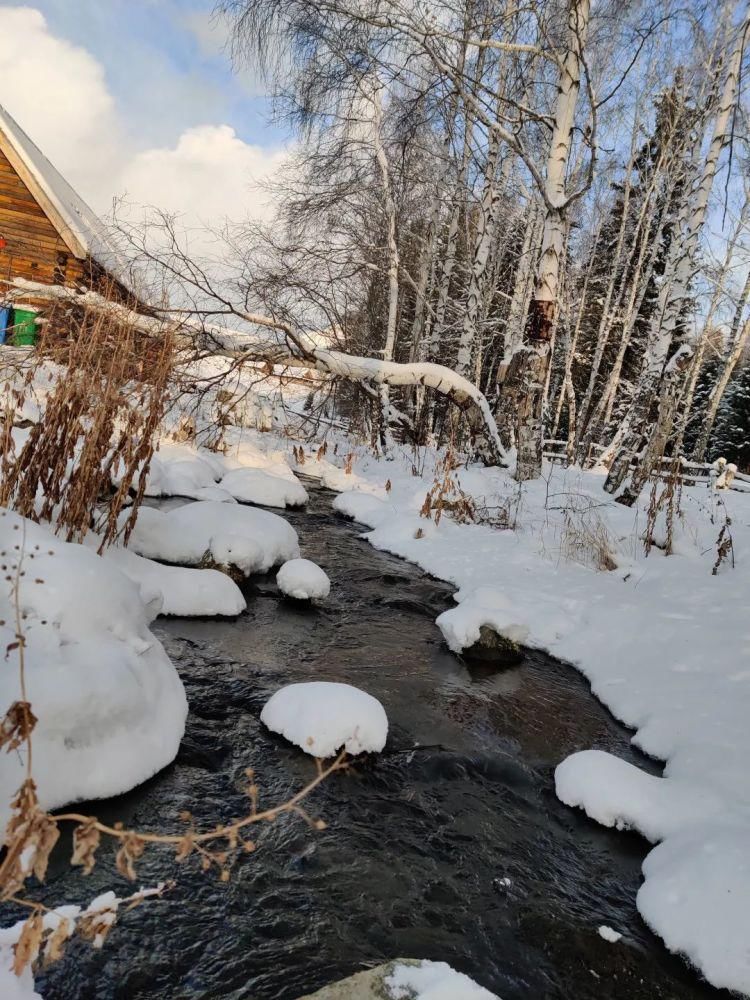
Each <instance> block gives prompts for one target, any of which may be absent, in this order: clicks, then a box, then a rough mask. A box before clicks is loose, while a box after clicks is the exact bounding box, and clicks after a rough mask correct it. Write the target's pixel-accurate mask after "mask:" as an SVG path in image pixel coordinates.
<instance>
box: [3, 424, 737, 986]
mask: <svg viewBox="0 0 750 1000" xmlns="http://www.w3.org/2000/svg"><path fill="white" fill-rule="evenodd" d="M19 433H22V432H19ZM297 443H298V442H295V441H292V440H290V439H289V438H286V437H284V436H283V435H281V434H279V433H276V432H270V433H260V432H258V431H255V430H248V429H241V428H238V427H229V428H227V429H226V433H225V450H224V451H223V452H222V453H217V452H209V451H206V450H205V449H202V448H200V447H197V446H196V445H195V444H185V443H181V444H176V443H174V441H172V440H170V439H169V437H168V436H165V440H164V441H163V442H162V444H161V447H160V449H159V451H158V453H157V455H156V457H155V460H154V462H153V464H152V468H151V471H150V474H149V478H148V483H147V488H146V493H147V495H149V496H154V497H168V496H180V497H187V498H190V499H192V500H193V501H194V502H193V503H190V504H188V505H185V506H181V507H179V508H178V509H175V510H166V511H165V510H155V509H153V508H150V507H145V506H144V507H143V508H142V509H141V513H140V516H139V521H138V524H137V527H136V530H135V532H134V533H133V536H132V538H131V540H130V544H129V547H128V549H127V550H125V549H122V548H113V549H110V550H109V551H108V552H106V553H105V555H104V557H99V556H97V555H96V552H95V549H96V538H92V539H90V540H89V541H88V542H87V544H86V545H83V546H80V545H73V544H66V543H64V542H61V541H60V540H59V539H58V538H56V537H55V536H54V535H53V534H52V533H51V532H50V531H49V530H48V529H47V528H45V527H41V526H38V525H35V524H33V523H32V522H29V521H25V522H24V521H23V520H22V519H20V518H18V517H17V516H16V515H14V514H12V513H10V512H2V516H0V549H2V555H3V557H4V558H5V559H6V560H7V562H6V565H9V568H8V569H7V571H6V575H5V579H4V582H3V583H2V585H1V586H0V603H1V604H2V608H0V611H2V614H1V615H0V619H1V620H2V623H3V624H2V626H0V627H2V630H3V635H4V637H5V641H6V646H7V645H9V644H12V640H13V638H14V636H15V632H16V614H17V613H20V614H21V616H22V628H23V632H24V634H25V636H26V648H25V669H24V673H25V682H26V686H27V691H28V694H29V700H30V701H31V702H32V705H33V709H34V712H35V714H36V715H37V716H38V718H39V722H38V725H37V728H36V730H35V732H34V738H33V747H34V776H35V778H36V780H37V784H38V789H39V796H40V800H41V802H42V805H43V806H45V807H46V808H55V807H57V806H60V805H63V804H65V803H68V802H72V801H76V800H80V799H86V798H92V797H105V796H111V795H115V794H118V793H120V792H123V791H125V790H127V789H129V788H132V787H133V786H134V785H136V784H138V783H140V782H142V781H144V780H146V779H147V778H148V777H149V776H150V775H152V774H154V773H155V772H156V771H157V770H159V769H160V768H162V767H163V766H165V765H166V764H167V763H168V762H169V761H170V760H171V759H172V758H173V757H174V755H175V753H176V751H177V747H178V745H179V742H180V738H181V736H182V731H183V727H184V720H185V713H186V702H185V696H184V691H183V689H182V684H181V682H180V680H179V678H178V676H177V673H176V671H175V670H174V667H173V666H172V664H171V663H170V661H169V659H168V657H167V656H166V653H165V652H164V650H163V648H162V646H161V644H160V643H159V642H158V640H157V639H156V638H155V637H154V636H153V634H152V633H151V632H150V630H149V623H150V622H151V621H152V620H153V618H154V617H155V616H156V615H158V614H160V613H161V614H177V615H228V616H231V615H235V614H237V613H239V612H240V611H241V610H242V609H243V608H244V607H245V601H244V597H243V595H242V593H241V591H240V590H239V588H238V587H237V586H236V585H235V583H233V581H232V579H230V576H228V575H226V574H225V573H222V572H219V569H217V568H216V567H218V568H220V569H224V570H228V571H231V572H232V573H233V574H235V575H236V576H238V577H243V576H248V575H250V574H252V573H255V572H265V571H267V570H268V569H270V568H271V567H275V566H282V564H284V563H287V562H289V561H290V560H293V561H295V560H297V557H298V556H299V547H298V541H297V536H296V532H295V531H294V529H293V528H291V526H290V525H289V524H288V523H287V522H286V521H284V519H283V508H284V507H286V506H297V505H300V504H303V503H304V502H305V499H306V492H305V489H304V486H303V485H302V483H301V482H300V481H299V479H298V478H297V476H296V475H295V472H297V473H299V474H304V475H305V476H310V477H313V478H316V479H318V480H319V481H320V482H321V484H322V485H323V486H325V487H327V488H330V489H332V490H335V491H336V492H337V493H338V494H339V495H338V497H337V498H336V500H335V504H334V505H335V507H336V509H337V510H338V511H339V512H340V513H341V514H343V515H346V516H348V517H352V518H354V519H355V520H356V521H358V522H360V523H362V524H363V525H365V526H366V527H367V528H368V529H369V530H368V533H367V535H366V538H367V540H368V541H369V542H370V543H371V544H372V545H373V546H376V547H377V548H380V549H383V550H386V551H388V552H391V553H394V554H396V555H398V556H401V557H403V558H406V559H409V560H410V561H412V562H414V563H416V564H417V565H419V566H420V567H422V568H423V569H424V570H425V571H426V572H428V573H430V574H432V575H434V576H436V577H439V578H441V579H443V580H445V581H448V582H450V583H451V584H453V585H454V586H455V587H456V594H455V600H456V606H455V608H453V609H451V610H449V611H447V612H445V613H443V614H442V615H440V617H439V618H438V620H437V626H438V627H439V628H440V629H441V630H442V633H443V635H444V637H445V640H446V642H447V644H448V645H449V646H450V648H451V649H453V650H454V651H455V652H457V653H460V651H461V650H462V649H465V648H466V647H468V646H470V645H471V644H472V643H474V642H475V641H476V640H477V638H478V637H479V630H480V627H481V626H484V625H488V626H491V627H492V628H494V629H495V630H497V631H498V632H501V633H502V634H504V635H506V636H508V637H509V638H511V639H513V640H515V641H520V642H523V643H525V644H527V645H530V646H534V647H539V648H543V649H545V650H547V651H548V652H550V653H551V654H554V655H555V656H557V657H559V658H561V659H564V660H567V661H569V662H570V663H572V664H574V665H575V666H576V667H577V668H578V669H579V670H581V671H582V672H583V673H584V674H585V676H586V677H587V678H588V680H589V681H590V683H591V686H592V690H593V692H594V694H595V695H596V697H597V698H599V699H600V700H601V701H602V702H603V703H604V704H605V705H606V706H608V708H609V709H610V710H611V711H612V713H613V714H614V715H615V716H616V717H617V718H618V719H620V720H621V721H622V722H624V723H625V724H626V725H628V726H630V727H632V729H633V730H634V736H633V741H634V743H635V744H636V745H637V746H638V747H639V748H641V749H642V750H643V751H644V752H645V753H647V754H649V755H651V756H652V757H654V758H657V759H659V760H662V761H664V762H665V767H664V775H663V777H662V778H655V777H653V776H652V775H648V774H646V773H644V772H642V771H640V770H639V769H638V768H636V767H634V766H633V765H632V764H629V763H626V762H624V761H621V760H618V759H617V758H615V757H613V756H612V755H610V754H607V753H603V752H600V751H596V750H589V751H583V752H581V753H577V754H574V755H573V756H572V757H569V758H568V759H567V760H565V761H561V762H560V765H559V767H558V769H557V775H556V781H557V793H558V796H559V797H560V798H561V800H562V801H563V802H565V803H566V804H568V805H570V806H572V807H580V808H582V809H584V810H585V811H586V812H587V813H588V815H589V816H590V817H592V818H593V819H594V820H596V821H598V822H600V823H603V824H605V825H607V826H617V827H621V828H631V829H634V830H637V831H638V832H640V833H641V834H642V835H643V836H644V837H646V838H647V839H648V840H649V841H651V842H652V843H653V844H654V845H655V846H654V849H653V850H652V851H651V853H650V854H649V855H648V857H647V859H646V861H645V863H644V883H643V885H642V887H641V890H640V891H639V893H638V897H637V900H636V903H637V906H638V909H639V911H640V912H641V914H642V916H643V918H644V920H645V921H646V922H647V923H648V924H649V925H650V926H651V928H652V929H653V930H654V931H655V932H656V933H657V934H659V935H660V936H661V937H662V938H663V939H664V941H665V943H666V945H667V947H668V948H670V949H671V950H673V951H675V952H679V953H682V954H684V955H685V956H687V957H688V958H689V959H690V960H691V961H692V962H693V963H694V964H695V965H696V966H697V968H698V969H699V970H700V971H701V972H702V974H703V975H704V976H705V977H706V979H708V981H709V982H711V983H712V984H713V985H715V986H718V987H727V988H729V989H734V990H737V991H739V992H742V993H745V994H748V995H750V771H749V770H748V767H747V762H748V760H750V726H748V721H747V720H748V715H749V714H750V661H749V660H748V654H750V619H749V618H748V615H747V611H746V602H747V594H748V584H750V555H749V553H750V495H745V494H742V493H740V492H734V491H731V492H730V491H721V492H718V491H716V492H714V491H712V490H710V489H708V488H706V487H705V486H692V487H684V488H683V490H682V496H681V504H680V506H681V513H680V516H679V517H678V519H677V524H676V529H675V545H674V548H675V551H674V554H673V555H671V556H669V557H666V556H665V555H664V554H663V552H662V550H661V549H660V548H658V547H654V548H652V549H651V553H650V555H648V557H646V555H645V553H644V545H643V535H644V531H645V528H646V523H647V514H646V507H647V505H648V496H645V497H644V498H643V499H642V502H641V504H640V505H639V506H638V507H637V508H634V509H628V508H625V507H622V506H620V505H618V504H616V503H614V502H612V501H611V499H610V498H609V497H608V496H607V495H606V494H604V493H603V491H602V489H601V486H602V481H603V477H602V476H601V475H599V474H597V473H593V472H582V471H581V470H579V469H575V468H570V469H562V468H560V467H558V466H554V467H553V466H550V465H546V467H545V471H544V477H543V478H542V479H541V480H540V481H537V482H533V483H526V484H522V485H519V484H518V483H516V482H515V481H514V480H513V479H512V478H511V477H510V476H509V475H508V473H507V472H506V471H504V470H501V469H487V468H484V467H480V466H476V465H474V466H470V467H468V468H467V467H458V468H456V469H454V470H453V471H452V472H451V474H450V475H451V482H450V483H446V474H445V471H444V457H445V456H444V455H442V454H438V453H436V452H434V451H431V450H421V451H420V452H419V453H418V454H415V453H413V452H412V451H411V450H409V449H405V448H397V449H396V450H395V452H394V453H393V455H392V456H390V458H389V460H385V459H383V458H382V457H374V456H373V455H372V454H371V453H370V451H369V450H368V449H367V448H364V447H362V446H356V445H353V444H352V443H351V442H348V441H347V440H346V439H345V438H344V437H343V436H341V435H340V434H339V433H338V432H337V433H336V434H333V433H332V434H331V435H329V437H328V440H327V442H326V448H325V449H323V448H322V447H321V446H322V445H323V441H322V439H321V440H318V441H315V442H314V443H312V442H311V443H303V442H300V443H299V444H300V447H301V448H302V450H303V452H304V455H300V452H299V451H297V452H296V456H295V455H293V452H292V446H293V444H297ZM347 455H352V456H353V457H352V458H351V459H350V461H349V462H348V463H347V462H346V459H345V456H347ZM436 484H438V486H439V485H440V484H443V486H444V490H443V494H444V498H445V499H446V500H447V501H448V503H447V505H446V506H445V509H443V510H442V514H441V516H440V518H439V519H438V518H437V511H433V512H432V513H431V515H430V516H426V507H425V497H426V494H427V493H428V491H429V490H432V491H433V499H434V498H435V496H436V494H437V492H438V489H437V486H436ZM467 500H468V501H469V502H470V505H471V507H472V508H473V509H474V511H476V512H477V515H478V516H479V517H480V519H484V520H485V521H491V522H492V524H489V523H485V524H477V523H458V521H459V520H460V518H461V516H462V511H465V510H466V509H467V507H466V501H467ZM238 501H239V502H238ZM253 503H255V504H261V505H263V506H266V507H267V506H271V507H274V508H276V509H277V513H272V512H270V511H268V510H260V509H258V508H256V507H252V506H248V504H253ZM451 507H452V508H453V509H451ZM724 525H729V528H730V530H731V537H732V541H733V559H734V567H732V566H731V564H730V560H725V561H724V562H723V563H722V564H721V565H720V566H719V568H718V572H717V573H716V574H715V575H714V574H713V573H712V569H713V567H714V565H715V563H716V559H717V538H718V536H719V532H720V530H721V528H722V526H724ZM663 534H664V525H663V524H661V523H657V529H656V534H655V541H656V543H657V546H658V544H659V543H661V542H662V540H663ZM660 536H661V537H660ZM32 560H33V562H32ZM207 561H208V563H209V564H210V565H211V567H212V568H205V567H206V565H207ZM167 564H172V565H167ZM602 565H607V566H609V567H612V568H609V569H603V568H601V567H602ZM3 568H4V569H5V568H6V567H5V566H4V567H3ZM313 569H314V568H313ZM300 574H301V576H300ZM311 574H312V577H314V576H315V574H314V573H313V571H312V570H310V569H309V567H308V568H305V567H302V568H300V567H296V569H295V571H291V570H290V571H288V572H287V576H289V577H290V578H291V579H292V583H291V584H290V593H291V592H292V590H293V589H294V587H295V586H297V587H299V586H301V585H302V583H304V584H305V586H306V587H308V588H309V589H310V593H309V594H307V593H302V591H300V595H301V596H303V597H306V596H310V597H314V596H315V594H323V593H324V592H325V584H324V583H323V582H322V581H320V580H317V583H315V582H314V581H313V580H312V578H311ZM300 580H302V583H300ZM333 583H334V586H335V581H333ZM316 586H318V587H319V588H322V589H318V590H316V589H315V587H316ZM295 596H296V595H295ZM18 653H19V651H18V650H13V651H11V652H9V653H8V655H7V657H6V659H7V663H6V669H5V670H4V671H3V673H2V674H1V675H0V711H2V712H3V713H4V712H5V710H6V709H7V707H8V706H9V705H10V704H11V703H12V702H13V701H15V700H17V699H18V698H19V696H20V690H19V683H20V682H19V671H18V669H17V667H18V659H17V658H18ZM14 667H15V668H16V669H14ZM350 704H351V702H350V701H349V700H348V698H347V697H337V698H335V699H329V701H328V702H325V701H322V702H318V703H316V705H315V706H314V708H315V710H314V711H313V710H312V707H309V706H308V707H309V711H310V713H311V717H312V718H314V719H317V718H318V717H319V715H320V713H321V712H322V716H320V718H321V720H322V721H320V722H319V723H318V722H314V723H312V724H313V725H318V724H319V725H320V726H321V727H322V728H323V730H324V732H323V734H322V736H321V739H322V741H323V742H322V743H321V745H325V746H327V745H328V744H327V743H326V739H327V740H328V743H330V738H331V732H332V733H333V735H334V736H335V737H336V739H338V738H339V736H340V726H339V725H338V724H339V723H340V713H341V712H346V711H348V710H349V709H348V706H349V705H350ZM376 704H377V703H376ZM282 709H283V705H282ZM326 712H328V716H329V718H327V719H326V718H325V716H326ZM336 713H339V715H337V717H336V719H334V723H335V724H334V725H333V726H331V725H330V718H331V717H332V716H333V715H336ZM272 716H273V717H274V725H276V726H277V728H278V729H279V731H284V726H285V725H286V722H285V719H286V715H285V713H284V712H283V711H282V712H281V714H279V710H278V708H276V709H274V708H273V707H271V705H270V703H269V719H270V718H271V717H272ZM367 717H368V718H370V716H369V715H368V716H367ZM269 724H270V723H269ZM386 726H387V720H386ZM326 727H327V730H326ZM381 731H382V724H380V728H378V729H377V733H378V734H379V733H380V732H381ZM290 738H293V737H290ZM382 738H383V740H384V739H385V737H384V735H383V737H382ZM373 739H374V740H375V742H378V741H379V740H380V735H377V736H374V737H373ZM334 742H335V740H334ZM341 742H344V739H343V738H342V739H341ZM331 745H332V744H331ZM373 749H376V747H375V746H374V745H373ZM23 775H24V757H23V754H22V753H19V754H15V753H14V754H4V755H3V756H2V761H1V763H0V812H2V814H3V818H2V822H3V823H4V822H5V821H6V819H7V815H8V806H9V802H10V799H11V798H12V796H13V793H14V792H15V790H16V788H17V787H18V785H19V783H20V781H21V780H22V778H23ZM7 942H8V938H7V935H6V938H5V939H4V941H3V942H2V947H0V956H3V962H4V963H5V964H4V967H3V962H0V986H2V987H3V989H4V990H5V992H4V993H3V994H2V995H3V996H4V997H6V996H12V997H16V996H18V997H28V996H34V995H35V994H34V993H33V991H32V987H31V984H30V981H29V978H28V977H27V978H26V979H25V980H23V981H19V980H16V979H15V977H12V981H11V979H9V978H8V977H10V976H11V975H12V974H11V973H10V972H9V971H7V970H8V968H9V965H8V963H9V961H10V958H9V956H10V955H11V952H10V950H9V945H8V943H7ZM4 976H5V978H3V977H4ZM11 989H13V990H16V991H17V992H16V993H11V992H10V991H11ZM19 991H20V992H19Z"/></svg>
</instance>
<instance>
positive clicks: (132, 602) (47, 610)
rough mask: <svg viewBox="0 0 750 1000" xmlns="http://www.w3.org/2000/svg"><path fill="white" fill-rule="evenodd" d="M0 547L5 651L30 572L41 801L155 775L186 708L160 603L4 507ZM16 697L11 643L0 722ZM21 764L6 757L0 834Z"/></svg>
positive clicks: (106, 791) (107, 790)
mask: <svg viewBox="0 0 750 1000" xmlns="http://www.w3.org/2000/svg"><path fill="white" fill-rule="evenodd" d="M0 553H1V554H2V559H3V570H4V573H3V578H2V581H0V620H2V623H3V624H2V625H0V644H2V647H3V648H4V649H8V647H13V645H14V644H15V642H16V634H15V631H16V630H15V624H14V623H15V618H16V602H15V599H14V589H15V581H16V574H17V573H23V575H22V576H21V575H19V576H18V609H19V611H20V614H21V624H22V629H23V634H24V675H25V682H26V694H27V698H28V700H29V702H30V703H31V709H32V712H33V713H34V715H35V716H36V717H37V720H38V721H37V724H36V726H35V728H34V731H33V735H32V742H33V751H34V756H33V777H34V780H35V781H36V784H37V791H38V795H39V799H40V802H41V804H42V806H43V807H45V808H47V809H54V808H56V807H58V806H62V805H65V804H66V803H68V802H75V801H78V800H81V799H97V798H104V797H108V796H110V795H117V794H120V793H121V792H125V791H127V790H128V789H130V788H133V787H134V786H135V785H138V784H140V783H141V782H143V781H145V780H146V779H147V778H150V777H151V776H152V775H153V774H155V773H156V772H157V771H159V770H160V769H161V768H163V767H165V766H166V765H167V764H169V763H170V761H172V760H173V759H174V757H175V754H176V753H177V749H178V747H179V744H180V740H181V738H182V733H183V730H184V727H185V717H186V715H187V701H186V698H185V692H184V689H183V686H182V682H181V680H180V678H179V676H178V674H177V671H176V670H175V668H174V666H173V665H172V663H171V662H170V660H169V658H168V657H167V654H166V653H165V652H164V649H163V648H162V646H161V643H160V642H158V641H157V639H155V638H154V636H153V635H152V634H151V632H150V631H149V628H148V625H149V621H150V619H151V616H152V614H153V611H154V609H151V612H150V613H149V612H147V610H146V607H145V606H144V603H143V600H142V598H141V593H140V591H139V588H138V586H137V585H136V584H135V583H133V582H132V581H131V580H129V579H128V578H127V577H126V576H125V575H123V573H121V572H120V570H119V569H117V567H116V566H115V565H114V563H113V562H111V561H109V560H107V559H103V558H102V557H101V556H98V555H96V553H95V552H93V551H91V549H89V548H86V547H85V546H83V545H74V544H68V543H66V542H62V541H60V540H59V539H58V538H56V537H55V536H54V535H52V534H51V533H50V532H49V531H47V530H46V529H45V528H42V527H40V526H39V525H37V524H34V523H33V522H30V521H25V520H24V519H23V518H21V517H19V516H18V515H16V514H13V513H11V512H10V511H5V510H0ZM19 556H22V564H21V567H20V570H19V569H18V559H19ZM19 700H21V682H20V670H19V661H18V649H17V648H10V650H9V651H8V653H7V659H6V662H5V664H4V666H3V670H2V671H0V718H1V717H3V716H4V715H5V713H6V712H7V710H8V708H9V707H10V706H11V705H12V704H13V703H14V702H16V701H19ZM25 761H26V753H25V749H24V747H21V748H19V750H18V751H17V752H13V753H3V754H0V831H4V829H5V824H6V823H7V820H8V818H9V804H10V801H11V799H12V798H13V796H14V794H15V792H16V790H17V789H18V787H19V786H20V784H21V783H22V781H23V780H24V778H25ZM0 836H1V834H0Z"/></svg>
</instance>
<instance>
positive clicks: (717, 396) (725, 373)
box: [694, 277, 750, 462]
mask: <svg viewBox="0 0 750 1000" xmlns="http://www.w3.org/2000/svg"><path fill="white" fill-rule="evenodd" d="M748 282H750V277H749V278H748ZM748 335H750V320H747V321H746V322H745V323H744V324H743V326H742V329H741V330H740V332H739V335H738V336H737V337H736V338H735V341H734V344H733V346H732V349H731V351H730V352H729V354H728V355H727V357H726V359H725V361H724V367H723V369H722V371H721V375H720V376H719V378H718V380H717V382H716V385H715V386H714V387H713V389H712V391H711V395H710V397H709V400H708V409H707V410H706V416H705V418H704V420H703V426H702V427H701V433H700V437H699V438H698V442H697V444H696V446H695V452H694V459H695V461H696V462H702V461H703V459H704V457H705V454H706V448H707V447H708V439H709V438H710V436H711V431H712V430H713V426H714V423H715V421H716V414H717V413H718V412H719V406H720V404H721V401H722V399H723V398H724V393H725V392H726V389H727V386H728V385H729V382H730V379H731V378H732V375H733V374H734V370H735V368H736V367H737V365H738V363H739V360H740V358H741V357H742V352H743V351H744V349H745V345H746V344H747V341H748Z"/></svg>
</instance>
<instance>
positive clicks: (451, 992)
mask: <svg viewBox="0 0 750 1000" xmlns="http://www.w3.org/2000/svg"><path fill="white" fill-rule="evenodd" d="M384 982H385V987H386V989H387V990H388V996H389V998H390V1000H498V998H497V996H496V995H495V994H494V993H490V991H489V990H486V989H485V988H484V987H483V986H479V985H478V984H477V983H475V982H474V980H473V979H469V977H468V976H466V975H464V974H463V972H456V970H455V969H452V968H451V967H450V965H448V964H447V962H430V961H427V960H424V961H422V962H420V963H419V965H405V964H403V965H396V966H395V967H394V969H393V972H392V973H391V974H390V976H388V977H387V978H386V979H385V981H384Z"/></svg>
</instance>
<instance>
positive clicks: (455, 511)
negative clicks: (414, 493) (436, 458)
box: [419, 449, 476, 525]
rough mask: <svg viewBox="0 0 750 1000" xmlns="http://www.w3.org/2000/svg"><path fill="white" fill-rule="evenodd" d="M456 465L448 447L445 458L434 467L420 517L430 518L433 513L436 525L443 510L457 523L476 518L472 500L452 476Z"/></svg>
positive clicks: (471, 520) (464, 522) (465, 522)
mask: <svg viewBox="0 0 750 1000" xmlns="http://www.w3.org/2000/svg"><path fill="white" fill-rule="evenodd" d="M457 467H458V462H457V460H456V458H455V456H454V454H453V451H452V450H451V449H449V450H448V451H447V452H446V455H445V458H444V459H442V461H440V462H438V464H437V466H436V468H435V479H434V481H433V484H432V486H431V487H430V489H429V490H428V491H427V494H426V495H425V498H424V503H423V504H422V507H421V509H420V511H419V515H420V517H426V518H428V519H431V518H432V516H433V513H434V515H435V524H436V525H437V524H440V519H441V517H442V516H443V512H444V511H445V512H446V513H448V514H450V515H451V517H452V518H453V520H454V521H457V522H458V523H459V524H467V523H469V522H473V521H474V520H475V519H476V511H475V509H474V502H473V500H472V499H471V497H470V496H469V495H468V494H467V493H464V491H463V490H462V489H461V487H460V485H459V483H458V481H457V480H456V478H455V477H454V476H453V471H454V470H455V469H456V468H457Z"/></svg>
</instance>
